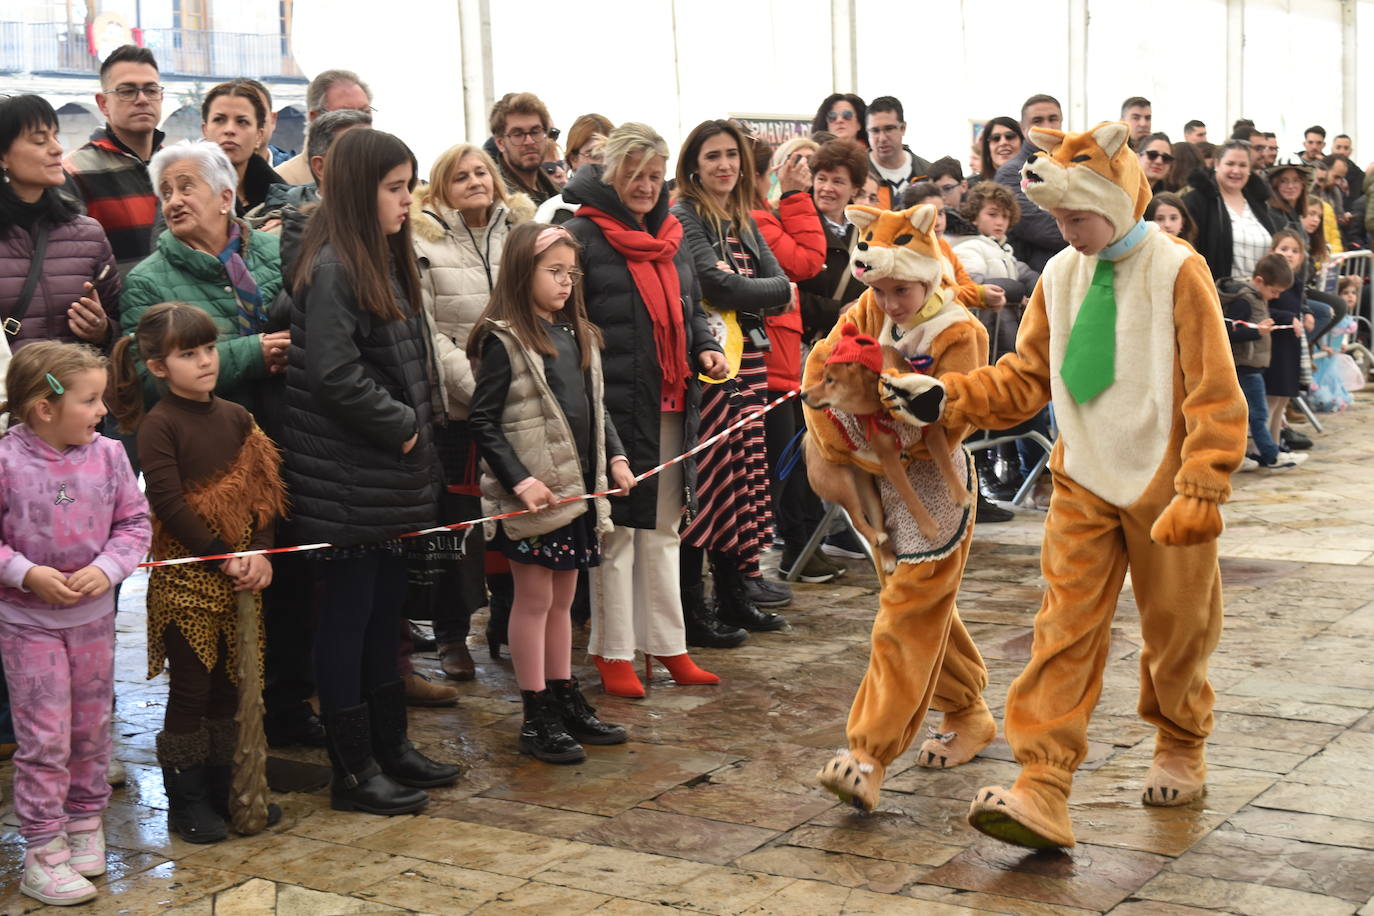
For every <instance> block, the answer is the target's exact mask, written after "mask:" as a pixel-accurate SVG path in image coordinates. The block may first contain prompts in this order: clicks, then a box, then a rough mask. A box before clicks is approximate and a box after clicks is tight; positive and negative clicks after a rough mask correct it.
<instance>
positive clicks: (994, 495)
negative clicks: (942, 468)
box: [973, 449, 1020, 502]
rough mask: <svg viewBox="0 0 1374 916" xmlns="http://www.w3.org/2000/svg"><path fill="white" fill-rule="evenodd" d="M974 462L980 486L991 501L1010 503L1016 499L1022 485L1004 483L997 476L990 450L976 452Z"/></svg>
mask: <svg viewBox="0 0 1374 916" xmlns="http://www.w3.org/2000/svg"><path fill="white" fill-rule="evenodd" d="M973 460H974V464H975V465H977V467H978V485H979V487H980V488H981V489H982V491H983V493H984V494H985V495H986V496H987V497H988V498H989V499H995V500H997V501H998V502H1010V501H1011V500H1012V499H1014V498H1015V497H1016V491H1017V490H1018V489H1020V484H1017V483H1003V482H1002V478H1000V477H998V476H997V465H996V462H995V461H994V459H993V457H992V455H991V454H990V451H989V450H988V449H983V450H982V451H979V452H975V453H974V459H973Z"/></svg>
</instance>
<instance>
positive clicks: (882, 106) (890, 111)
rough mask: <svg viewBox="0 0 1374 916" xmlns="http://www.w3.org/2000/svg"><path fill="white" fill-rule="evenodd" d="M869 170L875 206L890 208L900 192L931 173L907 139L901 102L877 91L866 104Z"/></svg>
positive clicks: (894, 205) (894, 203) (927, 163)
mask: <svg viewBox="0 0 1374 916" xmlns="http://www.w3.org/2000/svg"><path fill="white" fill-rule="evenodd" d="M867 117H868V124H867V127H868V140H869V142H870V143H872V144H873V151H872V152H871V153H869V154H868V158H869V174H871V175H872V176H873V177H874V179H876V180H877V182H878V206H880V207H882V208H883V209H884V210H891V209H893V208H895V207H896V206H897V202H898V201H900V200H901V199H902V192H903V191H905V190H906V188H907V186H908V185H910V184H911V183H913V182H915V181H919V180H921V179H922V178H925V177H926V176H927V175H929V173H930V163H929V162H927V161H926V160H924V159H922V158H921V157H920V156H918V155H916V154H915V153H913V152H912V151H911V148H910V147H908V146H907V145H906V144H905V143H904V142H903V141H904V140H905V139H906V114H905V112H903V111H902V103H901V102H899V101H897V99H895V98H894V97H892V96H890V95H880V96H878V97H877V98H876V99H874V100H873V101H872V102H870V103H869V104H868V115H867Z"/></svg>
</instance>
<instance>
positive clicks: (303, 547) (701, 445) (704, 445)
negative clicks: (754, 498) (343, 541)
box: [138, 389, 800, 569]
mask: <svg viewBox="0 0 1374 916" xmlns="http://www.w3.org/2000/svg"><path fill="white" fill-rule="evenodd" d="M798 394H800V391H798V390H797V389H793V390H792V391H788V392H786V393H785V394H783V395H782V396H780V397H777V398H774V399H773V400H772V401H769V402H768V403H767V404H766V405H764V407H763V409H761V410H759V411H756V412H755V413H752V414H750V415H749V416H747V417H745V418H744V419H742V420H739V421H737V422H735V423H732V424H730V425H729V426H727V427H725V429H722V430H721V431H720V432H718V433H716V434H715V435H714V436H711V437H710V438H707V439H703V440H702V441H700V442H698V443H697V444H696V445H695V446H694V447H693V448H691V449H689V450H687V451H685V452H683V453H682V454H681V455H678V456H677V457H676V458H673V459H671V460H669V461H665V462H663V463H662V464H660V465H659V466H658V467H655V468H650V469H649V470H647V471H645V472H644V473H643V474H640V475H639V476H638V477H636V478H635V482H636V483H638V482H640V481H641V480H646V479H648V478H650V477H653V476H654V475H655V474H657V473H659V472H660V471H662V470H663V469H665V468H670V467H672V466H673V465H675V464H679V463H681V462H683V461H686V460H687V459H688V458H690V457H692V456H693V455H695V454H696V453H697V452H700V451H702V450H703V449H708V448H710V447H711V446H712V445H714V444H715V443H716V442H718V441H719V440H720V439H722V438H723V437H725V436H728V435H729V434H730V433H732V432H734V431H735V430H737V429H740V428H742V427H744V426H745V425H746V424H749V423H752V422H753V421H755V420H757V419H758V418H759V417H761V416H763V415H764V414H766V413H768V411H770V410H772V409H773V408H775V407H777V406H779V405H780V404H782V403H783V402H784V401H788V400H791V399H792V398H795V397H796V396H797V395H798ZM617 492H619V491H617V490H607V491H604V492H601V493H587V494H585V495H583V496H569V497H567V498H566V499H560V500H559V501H558V502H556V503H552V504H551V505H553V506H561V505H563V504H564V503H572V502H577V501H578V500H582V499H596V498H597V497H599V496H611V495H613V494H615V493H617ZM545 508H549V507H548V506H546V507H545ZM531 511H533V510H531V509H520V510H518V511H515V512H503V513H501V514H500V515H488V516H484V517H482V518H471V519H468V520H466V521H462V522H454V523H453V524H451V525H438V526H436V527H434V528H425V529H423V530H421V531H411V532H409V533H407V534H402V535H400V536H399V537H402V538H416V537H420V536H422V535H426V534H439V533H440V532H443V531H457V530H458V529H460V528H471V527H472V526H474V525H481V524H483V523H484V522H495V521H500V520H501V519H504V518H515V517H516V516H517V515H528V514H529V513H530V512H531ZM333 546H334V545H333V544H298V545H297V546H295V547H270V548H267V549H264V550H240V551H236V552H234V553H216V554H210V555H208V556H203V557H177V558H175V559H172V560H150V561H148V562H147V563H140V564H138V565H139V567H140V568H143V569H151V568H155V567H159V566H180V565H182V564H183V563H206V562H210V561H212V560H231V559H234V558H236V557H257V556H264V555H267V554H274V553H304V552H306V551H310V550H324V549H325V548H327V547H333Z"/></svg>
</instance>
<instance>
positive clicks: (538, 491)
mask: <svg viewBox="0 0 1374 916" xmlns="http://www.w3.org/2000/svg"><path fill="white" fill-rule="evenodd" d="M520 501H521V502H522V503H524V504H525V508H526V509H528V510H530V511H531V512H538V511H539V510H540V509H543V508H546V507H548V506H552V505H553V504H554V503H555V502H557V501H558V497H556V496H554V495H553V491H552V490H550V489H549V488H548V487H546V486H544V481H542V480H536V481H535V482H534V483H532V484H530V485H529V486H528V487H526V488H525V489H523V490H521V491H520Z"/></svg>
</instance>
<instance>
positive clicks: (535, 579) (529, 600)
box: [509, 560, 577, 691]
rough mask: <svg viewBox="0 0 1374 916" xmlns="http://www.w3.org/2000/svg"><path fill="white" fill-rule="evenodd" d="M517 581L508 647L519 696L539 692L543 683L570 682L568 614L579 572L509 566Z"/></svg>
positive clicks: (526, 565)
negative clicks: (532, 691)
mask: <svg viewBox="0 0 1374 916" xmlns="http://www.w3.org/2000/svg"><path fill="white" fill-rule="evenodd" d="M510 570H511V575H512V576H513V577H514V578H515V601H514V602H513V603H512V605H511V611H510V627H509V637H510V638H509V643H510V656H511V660H512V661H513V662H514V663H515V682H516V683H517V684H518V685H519V686H520V689H521V690H536V691H538V690H543V689H544V686H545V683H544V682H545V681H546V680H550V681H553V680H565V679H567V678H569V677H572V618H571V616H570V615H569V610H570V609H571V608H572V603H573V596H574V594H575V593H576V592H577V570H575V569H548V568H547V567H544V566H537V565H535V564H533V563H519V562H516V561H514V560H512V561H511V564H510Z"/></svg>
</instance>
